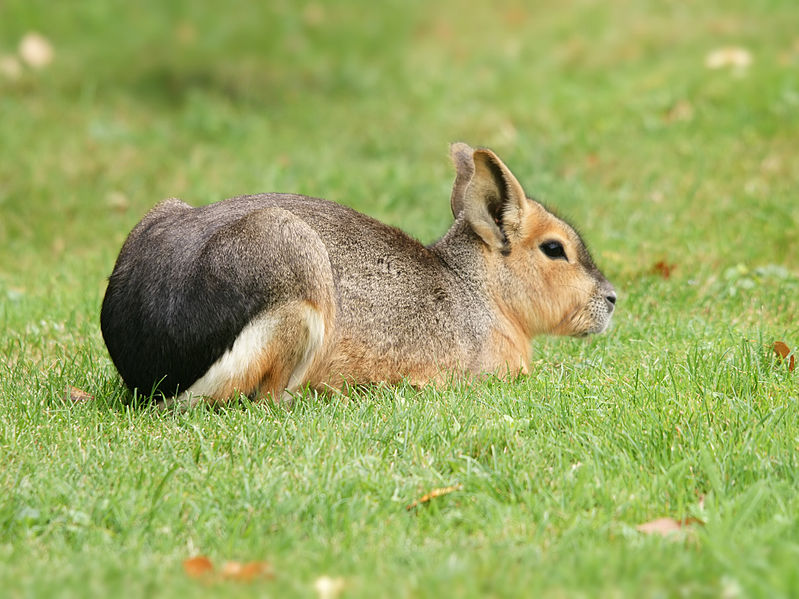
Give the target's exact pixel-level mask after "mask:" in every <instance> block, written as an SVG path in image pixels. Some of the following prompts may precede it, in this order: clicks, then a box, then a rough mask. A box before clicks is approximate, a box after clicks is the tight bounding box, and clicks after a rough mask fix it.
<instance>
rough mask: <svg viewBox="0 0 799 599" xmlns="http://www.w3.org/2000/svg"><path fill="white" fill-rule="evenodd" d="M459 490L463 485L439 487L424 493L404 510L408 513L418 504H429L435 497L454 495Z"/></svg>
mask: <svg viewBox="0 0 799 599" xmlns="http://www.w3.org/2000/svg"><path fill="white" fill-rule="evenodd" d="M461 489H463V485H462V484H460V483H458V484H457V485H452V486H451V487H441V488H439V489H433V490H432V491H430V492H429V493H425V494H424V495H422V496H421V497H420V498H419V499H417V500H415V501H413V502H411V503H410V504H408V505H407V506H405V509H406V510H408V511H409V512H410V511H411V510H412V509H413V508H415V507H417V506H418V505H420V504H423V503H429V502H430V501H431V500H433V499H435V498H436V497H441V496H442V495H449V494H450V493H454V492H455V491H460V490H461Z"/></svg>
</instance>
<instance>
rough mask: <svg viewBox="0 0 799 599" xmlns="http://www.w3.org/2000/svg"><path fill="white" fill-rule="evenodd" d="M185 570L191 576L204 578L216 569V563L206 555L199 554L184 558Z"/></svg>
mask: <svg viewBox="0 0 799 599" xmlns="http://www.w3.org/2000/svg"><path fill="white" fill-rule="evenodd" d="M183 571H184V572H186V574H187V575H188V576H190V577H191V578H202V577H204V576H206V575H207V574H209V573H211V572H213V571H214V565H213V564H212V563H211V560H210V559H208V558H207V557H205V556H204V555H198V556H197V557H192V558H189V559H187V560H183Z"/></svg>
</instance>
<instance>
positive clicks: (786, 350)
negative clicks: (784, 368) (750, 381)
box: [772, 341, 796, 372]
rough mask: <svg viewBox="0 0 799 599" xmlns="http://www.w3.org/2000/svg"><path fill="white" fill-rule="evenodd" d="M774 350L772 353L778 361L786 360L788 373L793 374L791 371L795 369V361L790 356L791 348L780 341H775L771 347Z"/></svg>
mask: <svg viewBox="0 0 799 599" xmlns="http://www.w3.org/2000/svg"><path fill="white" fill-rule="evenodd" d="M772 347H773V349H774V353H776V354H777V355H778V356H779V358H780V360H781V361H782V360H786V359H787V360H788V372H793V369H794V368H795V367H796V360H795V359H794V356H793V355H792V354H791V348H790V347H788V346H787V345H785V343H783V342H782V341H775V342H774V345H773V346H772Z"/></svg>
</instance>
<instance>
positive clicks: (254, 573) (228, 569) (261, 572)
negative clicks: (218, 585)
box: [222, 562, 275, 582]
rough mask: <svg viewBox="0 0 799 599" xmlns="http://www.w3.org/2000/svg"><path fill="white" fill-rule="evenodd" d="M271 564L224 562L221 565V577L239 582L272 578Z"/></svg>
mask: <svg viewBox="0 0 799 599" xmlns="http://www.w3.org/2000/svg"><path fill="white" fill-rule="evenodd" d="M274 576H275V575H274V572H273V571H272V564H270V563H269V562H247V563H246V564H242V563H240V562H225V565H224V566H222V578H227V579H228V580H237V581H239V582H252V581H253V580H255V579H256V578H268V579H272V578H274Z"/></svg>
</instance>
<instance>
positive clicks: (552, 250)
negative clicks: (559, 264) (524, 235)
mask: <svg viewBox="0 0 799 599" xmlns="http://www.w3.org/2000/svg"><path fill="white" fill-rule="evenodd" d="M538 247H539V248H541V251H542V252H544V253H545V254H546V256H547V258H550V259H552V260H566V261H567V262H568V261H569V260H568V258H566V250H564V249H563V244H562V243H561V242H560V241H545V242H544V243H542V244H541V245H539V246H538Z"/></svg>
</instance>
